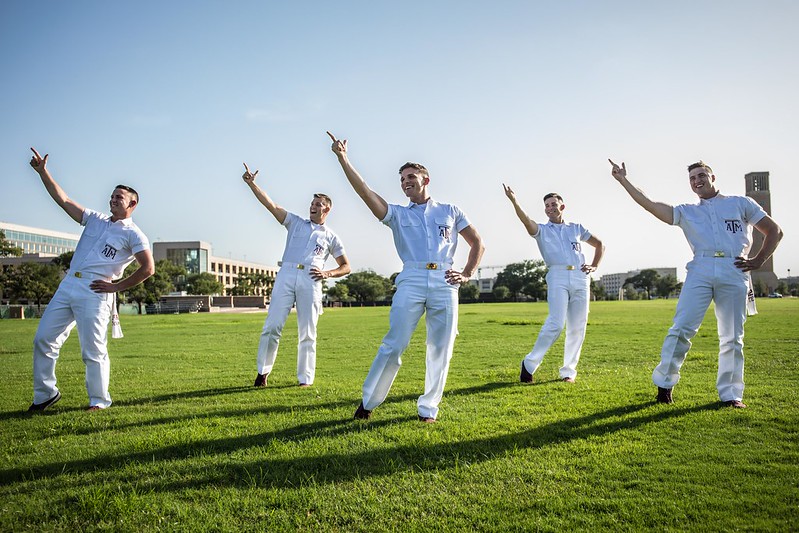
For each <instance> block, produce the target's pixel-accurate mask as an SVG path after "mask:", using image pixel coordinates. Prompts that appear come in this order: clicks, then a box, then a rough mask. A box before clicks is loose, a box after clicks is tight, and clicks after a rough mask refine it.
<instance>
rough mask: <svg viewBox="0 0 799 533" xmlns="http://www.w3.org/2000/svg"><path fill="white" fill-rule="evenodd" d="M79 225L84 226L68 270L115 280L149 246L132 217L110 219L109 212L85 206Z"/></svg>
mask: <svg viewBox="0 0 799 533" xmlns="http://www.w3.org/2000/svg"><path fill="white" fill-rule="evenodd" d="M81 225H82V226H84V229H83V233H82V234H81V236H80V239H79V240H78V246H77V247H76V248H75V253H74V254H73V256H72V262H71V263H70V268H69V271H70V272H83V273H91V274H96V275H98V276H102V277H104V278H108V279H116V278H118V277H119V276H121V275H122V272H124V271H125V267H126V266H128V265H129V264H130V263H131V262H133V259H134V255H136V254H137V253H139V252H143V251H144V250H149V249H150V242H149V241H148V240H147V237H146V236H145V235H144V233H143V232H142V231H141V230H140V229H139V227H138V226H137V225H136V224H134V223H133V219H131V218H125V219H122V220H117V221H116V222H111V217H110V216H109V215H106V214H104V213H99V212H97V211H93V210H91V209H84V210H83V219H82V220H81Z"/></svg>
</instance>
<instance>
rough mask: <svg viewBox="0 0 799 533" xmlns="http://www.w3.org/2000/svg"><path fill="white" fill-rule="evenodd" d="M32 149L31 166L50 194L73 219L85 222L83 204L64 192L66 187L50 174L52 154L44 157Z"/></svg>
mask: <svg viewBox="0 0 799 533" xmlns="http://www.w3.org/2000/svg"><path fill="white" fill-rule="evenodd" d="M31 151H32V152H33V157H32V158H31V166H32V167H33V170H35V171H36V173H37V174H39V177H40V178H41V179H42V183H43V184H44V188H45V189H47V192H48V193H50V196H51V197H52V198H53V200H55V203H57V204H58V206H59V207H60V208H61V209H63V210H64V211H65V212H66V213H67V214H68V215H69V216H70V217H71V218H72V220H74V221H75V222H77V223H78V224H80V223H81V222H83V206H82V205H80V204H79V203H78V202H76V201H75V200H73V199H72V198H70V197H69V196H67V193H65V192H64V189H62V188H61V186H60V185H59V184H58V183H56V181H55V180H54V179H53V176H52V175H51V174H50V171H49V170H47V158H48V157H49V156H50V154H44V157H42V156H40V155H39V152H37V151H36V150H34V149H33V148H31Z"/></svg>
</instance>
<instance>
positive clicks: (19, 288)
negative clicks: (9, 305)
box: [4, 262, 61, 307]
mask: <svg viewBox="0 0 799 533" xmlns="http://www.w3.org/2000/svg"><path fill="white" fill-rule="evenodd" d="M5 278H6V279H5V286H4V289H5V291H6V293H7V295H8V298H9V300H10V301H11V302H14V303H16V302H19V300H21V299H23V298H24V299H26V300H28V301H30V300H35V301H36V305H37V306H39V307H41V305H42V301H43V300H47V299H49V298H51V297H52V296H53V294H55V291H56V289H58V284H59V283H60V282H61V270H60V269H59V268H58V267H57V266H56V265H53V264H50V263H35V262H31V263H22V264H21V265H17V266H16V267H14V268H11V269H9V270H8V272H6V276H5Z"/></svg>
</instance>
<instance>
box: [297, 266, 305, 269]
mask: <svg viewBox="0 0 799 533" xmlns="http://www.w3.org/2000/svg"><path fill="white" fill-rule="evenodd" d="M297 270H305V265H297Z"/></svg>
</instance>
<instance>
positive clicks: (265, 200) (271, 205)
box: [241, 163, 287, 224]
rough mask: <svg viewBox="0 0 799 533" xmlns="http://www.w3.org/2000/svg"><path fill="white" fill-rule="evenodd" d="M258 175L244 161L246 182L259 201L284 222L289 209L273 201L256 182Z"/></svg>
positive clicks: (279, 220) (243, 177) (243, 175)
mask: <svg viewBox="0 0 799 533" xmlns="http://www.w3.org/2000/svg"><path fill="white" fill-rule="evenodd" d="M257 175H258V171H257V170H256V171H255V172H254V173H253V172H250V169H249V167H248V166H247V163H244V174H242V176H241V178H242V179H243V180H244V183H246V184H247V185H249V186H250V190H251V191H252V193H253V194H254V195H255V197H256V198H258V201H259V202H261V203H262V204H263V206H264V207H266V208H267V209H268V210H269V212H270V213H272V215H273V216H274V217H275V219H277V221H278V222H280V223H281V224H282V223H283V221H284V220H286V214H287V211H286V210H285V209H283V208H282V207H280V206H279V205H277V204H276V203H275V202H274V201H272V199H271V198H270V197H269V195H268V194H266V191H264V190H263V189H262V188H260V187H259V186H258V184H256V183H255V176H257Z"/></svg>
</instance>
